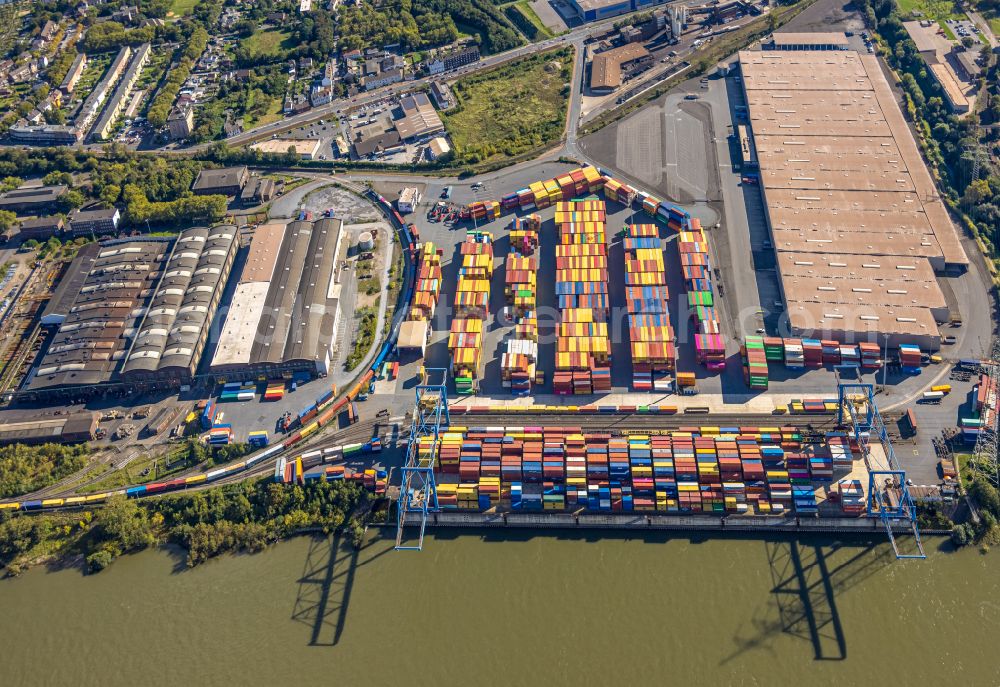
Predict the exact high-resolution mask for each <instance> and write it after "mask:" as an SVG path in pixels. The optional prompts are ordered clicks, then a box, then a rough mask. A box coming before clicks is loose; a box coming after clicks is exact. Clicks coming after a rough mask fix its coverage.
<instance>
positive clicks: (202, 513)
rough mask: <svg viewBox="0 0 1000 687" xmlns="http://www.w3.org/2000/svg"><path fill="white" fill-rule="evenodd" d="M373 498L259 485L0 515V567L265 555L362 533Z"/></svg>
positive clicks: (358, 492) (353, 491)
mask: <svg viewBox="0 0 1000 687" xmlns="http://www.w3.org/2000/svg"><path fill="white" fill-rule="evenodd" d="M370 498H371V496H370V494H369V493H368V492H367V491H365V490H364V489H363V488H362V487H361V486H360V485H358V484H357V483H355V482H330V483H326V482H314V483H309V484H306V485H304V486H301V485H285V484H277V483H274V482H271V481H270V480H259V481H256V482H239V483H236V484H231V485H226V486H223V487H215V488H211V489H206V490H203V491H195V492H189V493H181V494H177V495H173V496H168V497H164V498H162V499H156V500H143V501H137V500H133V499H126V498H125V497H124V496H117V495H116V496H112V497H111V498H109V499H108V500H107V502H106V504H105V505H104V506H103V507H101V508H99V509H97V510H95V511H92V512H91V511H85V512H82V513H80V512H70V513H63V514H58V513H56V514H39V515H25V514H20V513H14V514H9V513H6V512H4V513H3V514H0V567H5V568H6V570H7V572H8V573H9V574H17V573H19V572H21V570H23V569H24V568H25V567H26V566H27V565H29V564H30V563H31V562H32V559H33V558H34V557H36V556H37V555H39V554H40V553H51V552H53V551H55V552H57V553H66V552H69V551H73V552H79V553H80V554H82V556H83V557H84V558H85V560H86V568H87V570H88V571H90V572H98V571H100V570H103V569H104V568H106V567H107V566H108V565H110V564H111V563H112V562H113V561H114V560H115V559H116V558H117V557H119V556H121V555H123V554H125V553H129V552H133V551H139V550H142V549H146V548H149V547H153V546H158V545H163V544H167V543H171V544H176V545H179V546H182V547H184V548H185V549H186V550H187V552H188V553H187V563H188V565H189V566H195V565H198V564H199V563H203V562H204V561H206V560H208V559H209V558H212V557H213V556H217V555H219V554H222V553H226V552H237V551H247V552H253V551H259V550H261V549H263V548H264V547H266V546H268V545H269V544H271V543H273V542H275V541H278V540H280V539H282V538H285V537H288V536H291V535H292V534H294V533H296V532H298V531H300V530H303V529H310V528H316V529H320V530H322V531H323V532H327V533H330V532H335V531H339V530H342V529H344V528H346V527H351V528H352V529H355V530H356V529H358V527H359V523H358V521H357V520H352V513H355V512H359V511H362V510H365V507H366V505H367V504H368V502H369V499H370Z"/></svg>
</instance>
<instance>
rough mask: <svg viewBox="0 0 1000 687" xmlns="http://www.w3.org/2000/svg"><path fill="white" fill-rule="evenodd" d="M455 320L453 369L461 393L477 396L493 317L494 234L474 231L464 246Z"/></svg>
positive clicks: (451, 348)
mask: <svg viewBox="0 0 1000 687" xmlns="http://www.w3.org/2000/svg"><path fill="white" fill-rule="evenodd" d="M461 255H462V266H461V267H460V268H459V270H458V288H457V290H456V292H455V310H454V319H453V320H452V321H451V333H450V335H449V337H448V351H449V352H450V353H451V370H452V375H453V376H454V378H455V389H456V390H457V391H458V393H462V394H469V393H475V392H476V389H477V388H478V382H479V378H480V374H481V371H482V362H483V356H482V353H483V331H484V323H485V321H486V317H487V316H488V315H489V303H490V279H491V278H492V276H493V235H492V234H489V233H487V232H483V231H470V232H468V234H467V235H466V238H465V241H463V242H462V245H461Z"/></svg>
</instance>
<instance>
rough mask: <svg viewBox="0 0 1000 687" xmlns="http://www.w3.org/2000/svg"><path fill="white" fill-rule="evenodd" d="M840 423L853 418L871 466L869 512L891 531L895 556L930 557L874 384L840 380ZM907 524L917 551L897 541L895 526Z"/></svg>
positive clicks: (853, 426) (869, 470) (838, 418)
mask: <svg viewBox="0 0 1000 687" xmlns="http://www.w3.org/2000/svg"><path fill="white" fill-rule="evenodd" d="M837 405H838V410H837V422H838V423H839V424H840V425H846V424H847V422H848V420H849V421H850V423H851V425H852V429H853V433H854V439H855V441H857V443H858V446H859V447H860V449H861V455H862V457H863V458H864V461H865V467H866V468H867V469H868V499H867V504H866V505H867V509H866V510H867V514H868V516H869V517H878V518H881V520H882V523H883V524H884V525H885V531H886V532H887V533H888V534H889V541H890V542H891V543H892V550H893V552H894V553H895V554H896V558H921V559H922V558H927V555H926V554H925V553H924V545H923V542H921V540H920V529H919V528H918V527H917V509H916V507H915V506H914V505H913V499H912V498H911V496H910V490H909V487H908V486H907V484H906V471H905V470H903V469H902V467H900V465H899V461H898V460H897V459H896V454H895V452H894V451H893V449H892V442H891V441H889V434H888V432H887V431H886V428H885V423H884V422H883V421H882V415H881V413H879V410H878V404H876V403H875V391H874V386H873V385H871V384H862V383H857V382H855V383H850V382H840V383H839V384H838V404H837ZM873 439H874V440H875V441H877V442H878V443H879V445H880V446H881V448H882V451H883V453H884V455H885V460H884V462H883V461H882V460H881V459H880V458H879V457H877V456H875V455H873V454H872V450H871V449H872V444H871V442H872V440H873ZM897 523H907V524H908V526H909V528H910V530H911V531H912V532H913V538H914V541H915V542H916V553H901V552H900V548H899V543H898V542H897V541H896V533H895V532H894V526H895V525H896V524H897Z"/></svg>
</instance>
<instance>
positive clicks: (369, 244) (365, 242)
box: [358, 231, 375, 250]
mask: <svg viewBox="0 0 1000 687" xmlns="http://www.w3.org/2000/svg"><path fill="white" fill-rule="evenodd" d="M374 247H375V237H373V236H372V233H371V232H370V231H363V232H361V235H360V236H358V250H371V249H372V248H374Z"/></svg>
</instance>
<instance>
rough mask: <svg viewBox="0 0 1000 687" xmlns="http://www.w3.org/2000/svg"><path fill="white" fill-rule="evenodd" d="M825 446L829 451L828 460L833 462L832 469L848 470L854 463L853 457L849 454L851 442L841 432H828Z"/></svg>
mask: <svg viewBox="0 0 1000 687" xmlns="http://www.w3.org/2000/svg"><path fill="white" fill-rule="evenodd" d="M826 445H827V448H828V450H829V451H830V460H832V461H833V469H834V470H850V469H851V465H853V463H854V455H853V454H852V453H851V441H850V439H848V437H847V435H846V434H844V433H843V432H828V433H827V435H826Z"/></svg>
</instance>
